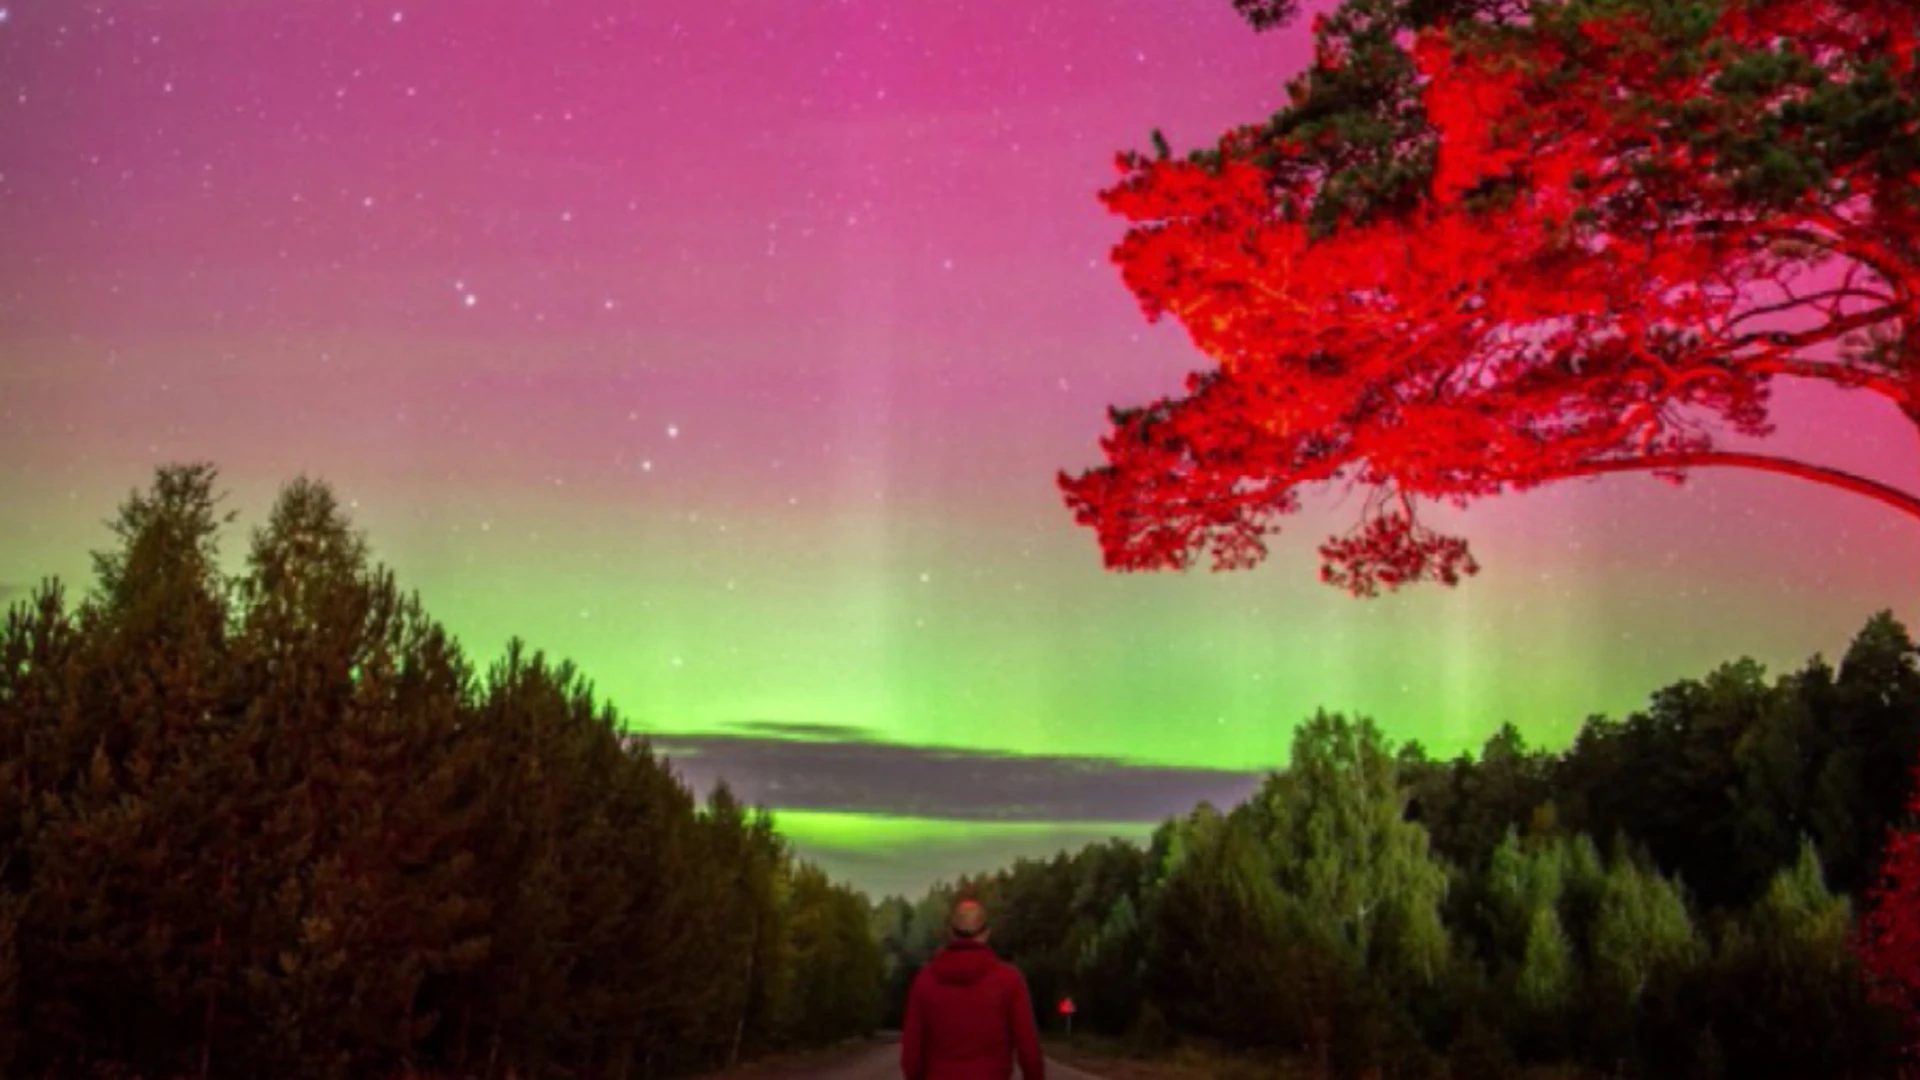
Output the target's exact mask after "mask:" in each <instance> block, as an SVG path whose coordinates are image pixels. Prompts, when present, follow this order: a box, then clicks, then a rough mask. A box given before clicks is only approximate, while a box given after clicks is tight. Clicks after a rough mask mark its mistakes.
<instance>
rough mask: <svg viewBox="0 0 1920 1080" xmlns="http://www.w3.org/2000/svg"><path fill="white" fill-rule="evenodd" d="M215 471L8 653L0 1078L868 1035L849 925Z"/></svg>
mask: <svg viewBox="0 0 1920 1080" xmlns="http://www.w3.org/2000/svg"><path fill="white" fill-rule="evenodd" d="M215 484H216V474H215V472H214V470H213V469H212V468H211V467H209V466H204V465H192V466H176V467H168V468H163V469H161V470H160V471H159V472H158V474H157V476H156V477H155V479H154V481H153V483H152V486H151V487H150V488H149V489H147V490H146V491H143V492H136V493H134V494H132V495H131V496H130V497H129V498H128V499H127V501H126V502H125V503H124V504H123V505H122V506H121V507H120V509H119V513H118V515H117V516H116V517H115V518H114V519H113V520H112V522H111V525H112V530H113V534H114V537H115V539H116V540H117V544H116V545H115V546H113V547H111V548H110V549H109V550H106V551H102V552H99V553H97V554H96V555H95V570H96V576H97V580H96V582H95V587H94V589H93V590H92V591H91V592H90V593H89V594H88V595H87V596H85V597H84V598H83V599H80V600H79V601H78V602H76V603H69V601H68V599H67V596H66V594H65V592H64V590H63V589H62V587H61V586H60V585H59V584H58V583H52V582H50V583H48V584H46V585H44V586H42V587H41V588H40V589H39V590H38V591H37V592H36V593H35V594H34V595H33V596H32V597H31V598H29V599H28V600H26V601H24V602H22V603H18V604H16V605H14V607H13V608H12V610H10V611H9V612H8V613H7V617H6V624H5V628H4V630H3V631H0V748H4V749H0V1075H6V1076H17V1077H48V1078H52V1077H58V1078H61V1080H77V1078H84V1077H102V1078H107V1077H112V1078H117V1080H136V1078H144V1080H172V1078H180V1077H195V1078H200V1080H207V1078H232V1080H242V1078H245V1080H257V1078H260V1077H281V1078H289V1080H291V1078H304V1077H328V1078H344V1077H353V1078H359V1077H381V1078H384V1077H394V1076H402V1075H406V1076H461V1077H489V1078H493V1077H506V1076H518V1077H523V1078H525V1077H536V1076H540V1077H544V1076H594V1077H607V1078H619V1077H629V1076H631V1077H669V1076H676V1075H686V1074H690V1073H696V1072H702V1071H707V1070H710V1069H712V1068H715V1067H718V1066H721V1065H725V1064H727V1063H729V1062H732V1061H737V1060H740V1059H742V1058H746V1057H753V1056H756V1055H761V1054H765V1053H768V1052H773V1051H781V1050H789V1049H794V1048H800V1047H806V1046H811V1045H817V1044H822V1043H829V1042H833V1041H835V1040H838V1039H842V1038H845V1037H847V1036H851V1035H859V1034H864V1033H865V1032H866V1031H868V1030H869V1029H870V1028H871V1027H872V1024H873V1019H874V1017H875V1015H876V1013H877V1012H878V1010H879V1007H880V1002H881V993H882V981H881V967H880V957H879V954H878V951H877V947H876V944H875V942H874V939H873V938H872V936H871V935H870V932H869V905H868V902H867V900H866V898H865V897H864V896H862V895H861V894H859V893H856V892H854V891H852V890H850V889H848V888H847V887H846V886H844V885H840V884H836V883H834V882H831V881H829V880H828V879H827V878H826V876H825V875H824V874H823V873H822V872H821V871H820V870H819V869H818V868H816V867H814V866H812V865H809V864H808V863H807V862H805V861H804V860H801V859H799V858H796V857H795V855H794V854H793V853H792V852H791V851H790V850H789V849H788V848H787V847H786V845H785V844H784V843H783V842H782V841H781V839H780V837H779V836H778V835H777V834H776V833H775V832H774V830H773V827H772V822H771V820H770V818H769V817H768V815H767V814H766V813H765V812H763V811H754V810H751V809H749V808H747V807H745V806H743V805H741V803H740V802H739V801H738V800H736V799H735V798H733V796H731V795H730V794H729V793H728V792H727V791H726V790H725V789H724V788H720V789H717V790H715V791H714V792H713V793H712V794H711V795H710V796H709V797H708V798H707V799H706V800H705V801H704V803H696V800H695V799H694V797H693V796H692V795H691V794H690V793H689V791H688V790H687V789H686V787H685V786H683V785H682V784H681V782H680V781H679V780H678V778H677V777H676V776H675V774H674V773H673V771H672V770H671V768H670V766H669V763H667V762H665V761H662V760H660V759H659V758H657V757H655V756H654V755H653V754H652V753H651V752H650V751H649V749H648V747H647V745H646V743H645V742H644V741H643V740H636V739H631V738H628V737H627V736H626V735H625V734H624V733H623V728H622V722H621V720H620V718H619V716H618V715H616V714H615V712H614V711H613V710H612V709H611V708H610V707H608V706H606V705H604V704H601V703H596V701H595V699H594V694H593V691H592V688H591V687H590V686H589V685H588V683H587V682H586V680H585V679H584V678H583V677H582V676H581V674H580V673H579V672H577V671H575V670H574V669H573V668H572V667H571V666H569V665H567V664H565V663H554V662H552V661H549V660H547V659H546V658H544V657H543V656H542V655H541V654H540V653H538V652H530V651H529V650H528V649H526V648H525V647H524V646H523V645H521V644H519V643H518V642H514V643H512V644H510V645H509V646H508V647H507V649H506V653H505V655H504V656H503V657H501V658H500V659H499V660H497V661H495V662H494V663H493V664H491V665H490V666H488V667H487V668H486V670H485V671H484V672H481V671H479V670H477V669H476V667H475V666H474V664H473V662H472V661H470V660H469V659H468V658H467V657H466V656H465V655H464V654H463V653H462V651H461V649H460V648H459V647H458V645H457V644H456V643H455V642H454V641H453V639H452V638H450V637H449V636H448V634H447V632H446V631H445V630H444V629H443V628H442V627H441V626H439V625H438V624H436V623H435V622H434V621H433V620H432V619H431V618H429V617H428V615H427V614H426V612H425V611H424V610H423V608H422V606H421V604H420V602H419V600H418V598H417V597H416V596H413V595H410V594H407V593H404V592H402V591H401V590H400V588H399V586H398V585H397V584H396V582H395V580H394V577H393V575H392V573H391V572H390V571H388V570H387V569H385V568H383V567H381V566H378V565H376V564H375V563H374V562H373V561H372V560H371V558H370V556H369V553H368V548H367V545H366V542H365V540H364V539H363V538H362V537H361V536H360V535H359V534H358V533H356V532H355V530H354V529H353V528H352V526H351V525H350V523H349V522H348V521H347V519H346V517H345V516H344V514H343V512H342V509H341V507H340V505H339V503H338V502H337V500H336V499H335V498H334V496H333V494H332V493H331V492H330V490H329V489H328V488H327V487H326V486H325V485H324V484H321V483H317V482H314V481H310V480H298V481H295V482H293V483H291V484H289V485H287V486H286V487H285V488H284V489H283V490H282V492H281V494H280V496H279V499H278V501H277V502H276V504H275V505H274V506H273V508H272V513H271V515H270V516H269V517H268V519H267V521H266V524H265V525H264V526H263V527H261V528H259V529H258V530H256V531H255V532H254V533H253V536H252V543H251V546H250V548H249V549H248V551H247V554H246V557H245V564H244V569H243V570H242V571H241V572H240V573H238V574H237V575H235V576H229V575H227V574H225V573H223V572H222V569H221V567H222V561H221V556H220V549H219V540H220V533H221V531H222V528H223V526H225V525H227V524H229V523H230V521H231V518H232V515H231V514H230V513H225V512H223V511H222V509H221V506H220V504H221V501H222V499H221V496H220V494H219V493H218V491H217V489H216V486H215Z"/></svg>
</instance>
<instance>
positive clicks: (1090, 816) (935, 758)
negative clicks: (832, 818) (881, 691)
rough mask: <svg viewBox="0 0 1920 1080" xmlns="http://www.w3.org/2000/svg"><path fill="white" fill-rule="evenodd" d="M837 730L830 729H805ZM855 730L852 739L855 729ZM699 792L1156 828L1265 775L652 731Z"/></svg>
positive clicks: (1235, 797)
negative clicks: (722, 787) (719, 787)
mask: <svg viewBox="0 0 1920 1080" xmlns="http://www.w3.org/2000/svg"><path fill="white" fill-rule="evenodd" d="M798 726H799V727H803V728H816V727H817V728H820V729H824V730H832V728H833V726H832V725H798ZM856 730H857V729H856ZM647 738H648V740H649V741H650V742H651V743H652V745H653V748H654V750H655V751H656V752H657V753H660V754H662V755H664V756H665V757H667V758H669V759H671V760H672V762H673V766H674V768H675V769H676V770H677V771H678V772H679V773H680V775H681V776H682V777H683V778H684V779H685V780H686V782H687V783H688V785H689V786H691V787H692V788H693V789H694V790H695V791H697V792H702V793H704V792H706V791H707V790H708V789H710V788H711V787H712V786H713V784H714V783H715V782H716V781H719V780H725V781H726V782H727V784H728V785H729V786H730V787H732V788H733V791H734V793H735V794H737V795H739V796H740V797H741V798H742V799H745V800H746V801H748V802H754V803H760V804H763V805H766V806H770V807H774V808H777V809H788V810H832V811H841V812H850V813H863V814H884V815H889V816H903V817H932V818H958V819H964V820H977V821H1005V822H1014V821H1038V822H1058V821H1109V822H1124V821H1158V820H1160V819H1162V818H1165V817H1166V816H1168V815H1169V814H1183V813H1186V812H1187V811H1189V810H1191V809H1193V806H1194V804H1195V803H1197V802H1200V801H1201V800H1203V799H1204V800H1207V801H1210V802H1212V803H1214V804H1215V805H1218V806H1226V805H1231V804H1233V803H1237V802H1240V801H1241V800H1243V799H1245V798H1246V797H1247V796H1248V795H1249V794H1251V793H1252V792H1253V790H1254V789H1255V788H1256V787H1258V786H1259V783H1260V779H1261V776H1262V774H1260V773H1255V772H1239V771H1233V770H1227V769H1196V768H1179V767H1174V766H1166V765H1147V764H1141V763H1138V762H1130V761H1125V760H1121V759H1117V758H1103V757H1068V756H1024V755H1018V754H1008V753H1001V752H997V751H990V750H962V749H956V748H952V747H936V746H903V745H900V744H896V743H881V742H873V741H869V740H866V739H840V740H830V739H817V738H810V739H782V738H773V737H767V736H760V735H732V734H725V735H716V734H702V735H675V734H665V733H649V734H647Z"/></svg>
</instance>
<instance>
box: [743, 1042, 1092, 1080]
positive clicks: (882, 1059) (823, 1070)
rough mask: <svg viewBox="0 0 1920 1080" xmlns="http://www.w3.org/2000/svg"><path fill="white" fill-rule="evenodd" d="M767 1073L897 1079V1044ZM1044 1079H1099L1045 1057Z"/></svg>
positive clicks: (797, 1079) (787, 1078)
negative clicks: (1045, 1070)
mask: <svg viewBox="0 0 1920 1080" xmlns="http://www.w3.org/2000/svg"><path fill="white" fill-rule="evenodd" d="M1019 1073H1020V1071H1019V1070H1018V1069H1015V1070H1014V1075H1015V1076H1018V1075H1019ZM766 1076H767V1080H900V1044H899V1043H898V1042H896V1041H894V1040H892V1039H884V1038H881V1039H875V1040H874V1041H873V1042H871V1043H869V1044H867V1045H865V1046H861V1047H856V1048H852V1049H849V1050H848V1051H847V1054H846V1056H845V1057H841V1058H837V1059H836V1060H833V1061H821V1062H815V1063H811V1064H809V1065H807V1066H805V1067H796V1068H793V1069H788V1070H785V1071H781V1072H777V1073H767V1074H766ZM1047 1080H1100V1077H1097V1076H1095V1075H1094V1074H1092V1073H1090V1072H1082V1071H1080V1070H1079V1069H1075V1068H1071V1067H1069V1066H1066V1065H1062V1064H1061V1063H1059V1062H1058V1061H1055V1060H1053V1059H1052V1058H1048V1059H1047Z"/></svg>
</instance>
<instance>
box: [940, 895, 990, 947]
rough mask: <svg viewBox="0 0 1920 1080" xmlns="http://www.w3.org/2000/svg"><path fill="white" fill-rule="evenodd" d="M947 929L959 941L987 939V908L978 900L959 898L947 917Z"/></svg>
mask: <svg viewBox="0 0 1920 1080" xmlns="http://www.w3.org/2000/svg"><path fill="white" fill-rule="evenodd" d="M947 929H948V930H949V931H951V932H952V934H953V936H954V937H955V938H956V939H958V940H961V941H985V940H987V930H988V926H987V909H986V907H985V906H984V905H982V904H981V903H980V901H978V900H972V899H967V900H959V901H956V902H955V903H954V905H953V913H952V914H951V915H950V916H948V918H947Z"/></svg>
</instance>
